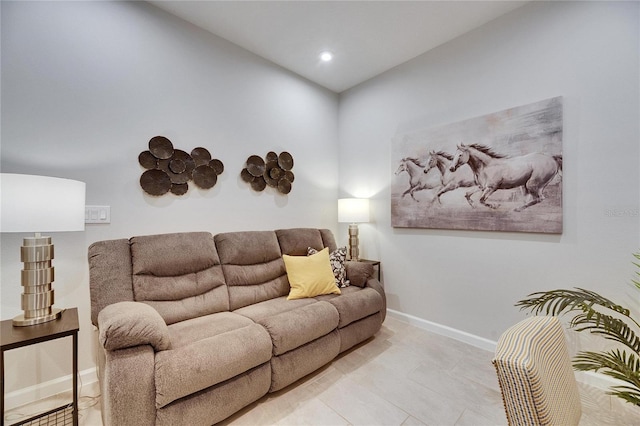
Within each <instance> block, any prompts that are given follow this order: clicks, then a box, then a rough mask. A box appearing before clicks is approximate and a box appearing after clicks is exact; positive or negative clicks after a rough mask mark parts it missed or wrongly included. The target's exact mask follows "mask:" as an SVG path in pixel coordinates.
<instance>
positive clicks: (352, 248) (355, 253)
mask: <svg viewBox="0 0 640 426" xmlns="http://www.w3.org/2000/svg"><path fill="white" fill-rule="evenodd" d="M358 245H359V240H358V224H356V223H352V224H350V225H349V259H350V260H353V261H355V262H357V261H358V260H359V259H360V249H359V248H358Z"/></svg>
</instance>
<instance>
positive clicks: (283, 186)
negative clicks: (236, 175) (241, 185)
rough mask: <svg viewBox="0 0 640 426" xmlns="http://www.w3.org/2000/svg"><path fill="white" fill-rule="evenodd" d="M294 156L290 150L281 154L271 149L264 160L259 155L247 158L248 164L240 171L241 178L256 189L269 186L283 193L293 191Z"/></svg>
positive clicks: (259, 189)
mask: <svg viewBox="0 0 640 426" xmlns="http://www.w3.org/2000/svg"><path fill="white" fill-rule="evenodd" d="M292 168H293V157H292V156H291V154H289V153H288V152H286V151H285V152H281V153H280V155H278V154H276V153H275V152H273V151H270V152H268V153H267V155H266V156H265V158H264V160H263V159H262V158H261V157H260V156H258V155H251V156H249V158H247V164H246V167H245V168H244V169H242V171H241V172H240V178H241V179H242V180H243V181H245V182H247V183H248V184H250V185H251V188H253V190H254V191H263V190H264V189H265V188H266V187H267V186H269V187H271V188H274V189H276V190H277V191H278V192H280V193H281V194H288V193H289V192H291V184H292V183H293V180H294V174H293V172H292V171H291V169H292Z"/></svg>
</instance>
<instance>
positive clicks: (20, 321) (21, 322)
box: [13, 308, 63, 327]
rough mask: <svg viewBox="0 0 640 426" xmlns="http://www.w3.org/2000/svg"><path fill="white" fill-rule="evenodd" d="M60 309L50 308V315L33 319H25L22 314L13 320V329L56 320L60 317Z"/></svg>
mask: <svg viewBox="0 0 640 426" xmlns="http://www.w3.org/2000/svg"><path fill="white" fill-rule="evenodd" d="M62 311H63V310H62V309H58V308H51V313H50V314H47V315H43V316H40V317H35V318H25V317H24V314H20V315H18V316H17V317H15V318H14V319H13V325H14V326H15V327H25V326H29V325H36V324H42V323H45V322H49V321H53V320H57V319H58V318H60V317H61V316H62Z"/></svg>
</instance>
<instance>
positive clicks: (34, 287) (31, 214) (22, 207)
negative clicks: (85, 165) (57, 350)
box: [0, 173, 85, 326]
mask: <svg viewBox="0 0 640 426" xmlns="http://www.w3.org/2000/svg"><path fill="white" fill-rule="evenodd" d="M0 188H1V190H0V200H1V201H0V209H1V210H0V212H1V215H0V216H1V218H0V232H34V233H35V236H33V237H26V238H24V240H23V243H22V247H21V249H20V260H21V261H22V262H23V263H24V269H23V270H22V274H21V277H22V279H21V281H22V287H23V292H22V296H21V308H22V310H23V311H24V313H23V314H20V315H18V316H17V317H15V318H14V319H13V325H14V326H28V325H36V324H41V323H44V322H47V321H51V320H54V319H57V318H59V317H60V315H61V313H62V310H61V309H56V308H52V305H53V303H54V297H53V294H54V292H53V288H52V286H51V283H52V282H53V280H54V268H53V266H51V259H53V254H54V253H53V244H52V243H51V237H45V236H42V235H40V232H42V231H47V232H61V231H83V230H84V201H85V183H84V182H79V181H76V180H69V179H60V178H53V177H45V176H31V175H19V174H9V173H2V174H0Z"/></svg>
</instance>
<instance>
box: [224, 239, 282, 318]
mask: <svg viewBox="0 0 640 426" xmlns="http://www.w3.org/2000/svg"><path fill="white" fill-rule="evenodd" d="M214 239H215V243H216V248H217V250H218V254H219V256H220V262H221V264H222V270H223V271H224V276H225V280H226V282H227V286H228V289H229V307H230V309H231V310H235V309H239V308H242V307H244V306H248V305H252V304H254V303H258V302H262V301H265V300H269V299H274V298H276V297H280V296H286V295H287V294H289V281H287V273H286V270H285V268H284V261H283V260H282V253H281V252H280V246H279V245H278V239H277V238H276V234H275V232H273V231H246V232H227V233H222V234H217V235H216V236H215V237H214Z"/></svg>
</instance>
